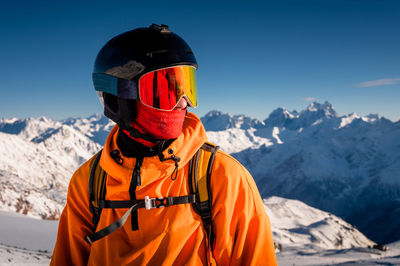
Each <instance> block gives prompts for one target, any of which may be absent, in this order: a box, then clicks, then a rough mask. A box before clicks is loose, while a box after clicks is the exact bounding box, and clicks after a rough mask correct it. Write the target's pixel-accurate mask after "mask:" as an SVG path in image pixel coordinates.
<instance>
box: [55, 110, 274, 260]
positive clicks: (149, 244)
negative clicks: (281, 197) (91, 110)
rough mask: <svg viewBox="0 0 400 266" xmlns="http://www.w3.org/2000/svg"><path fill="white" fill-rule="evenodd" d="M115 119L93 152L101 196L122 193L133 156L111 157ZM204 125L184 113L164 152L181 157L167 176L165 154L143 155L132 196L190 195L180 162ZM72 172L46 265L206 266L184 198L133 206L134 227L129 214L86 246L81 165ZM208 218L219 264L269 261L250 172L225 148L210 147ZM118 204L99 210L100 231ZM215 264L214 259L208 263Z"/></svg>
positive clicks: (267, 230)
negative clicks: (97, 155) (102, 180)
mask: <svg viewBox="0 0 400 266" xmlns="http://www.w3.org/2000/svg"><path fill="white" fill-rule="evenodd" d="M118 130H119V128H118V127H117V126H116V127H114V128H113V130H112V131H111V133H110V135H109V136H108V139H107V141H106V144H105V146H104V150H103V153H102V156H101V159H100V165H101V167H102V168H103V169H104V170H105V171H106V172H107V173H108V178H107V192H106V200H129V199H130V196H129V185H130V181H131V176H132V172H133V168H134V165H135V158H126V157H123V160H124V163H123V165H119V164H117V163H116V162H115V161H114V160H113V159H112V158H111V156H110V152H111V151H113V150H115V149H118V147H117V141H116V138H117V135H118ZM206 138H207V137H206V132H205V130H204V127H203V125H202V124H201V122H200V120H199V119H198V118H197V117H196V116H195V115H193V114H190V113H189V114H188V115H187V116H186V118H185V122H184V127H183V132H182V134H181V135H180V136H179V137H178V138H177V139H176V140H175V141H174V142H173V143H172V144H171V145H170V146H169V147H168V148H167V149H166V150H165V151H164V155H165V157H166V158H168V157H170V156H171V155H170V154H168V150H169V149H172V150H173V153H174V154H175V155H176V156H177V157H180V158H181V161H180V162H179V168H178V169H179V170H178V175H177V178H176V179H175V180H172V179H171V174H172V172H173V171H174V168H175V165H174V162H173V161H172V160H167V161H164V162H160V160H159V157H158V156H154V157H146V158H144V161H143V164H142V167H141V171H140V175H141V181H142V182H141V185H140V186H138V187H137V189H136V198H138V199H144V197H145V196H149V197H150V198H153V197H167V196H168V197H169V196H173V197H175V196H184V195H188V194H190V191H189V185H188V178H187V174H188V162H189V160H190V159H191V158H192V156H193V155H194V153H195V152H196V151H197V150H198V149H199V148H200V146H201V145H202V144H203V143H204V142H205V141H206ZM91 160H93V158H92V159H90V160H89V161H88V162H86V163H85V164H83V165H82V166H81V167H80V168H79V169H78V170H77V171H76V172H75V173H74V175H73V177H72V179H71V181H70V184H69V188H68V197H67V204H66V206H65V208H64V210H63V212H62V214H61V217H60V221H59V227H58V234H57V241H56V245H55V248H54V252H53V257H52V260H51V264H50V265H57V266H59V265H128V264H131V265H206V264H207V261H206V251H207V250H206V242H205V241H206V235H205V230H204V228H203V225H202V221H201V218H200V216H199V215H198V214H197V213H195V212H194V210H193V207H192V205H191V204H181V205H174V206H169V207H166V208H159V209H150V210H146V209H139V210H138V222H139V230H137V231H132V227H131V219H128V220H127V222H126V223H125V225H124V226H123V227H121V228H120V229H118V230H117V231H115V232H113V233H112V234H110V235H108V236H106V237H105V238H103V239H100V240H98V241H96V242H94V243H93V244H92V245H89V244H88V243H86V242H85V240H84V237H85V236H87V235H89V234H91V233H92V231H91V230H92V229H91V228H92V227H93V223H92V214H91V212H90V210H89V188H88V180H89V165H90V162H91ZM211 191H212V195H213V197H212V220H213V223H214V231H215V235H216V239H215V248H214V250H213V252H212V256H213V258H214V259H215V262H216V264H219V265H276V264H277V262H276V257H275V251H274V244H273V240H272V233H271V225H270V221H269V219H268V217H267V214H266V213H265V210H264V205H263V203H262V200H261V197H260V195H259V192H258V190H257V187H256V185H255V183H254V180H253V178H252V177H251V175H250V174H249V173H248V172H247V170H246V169H245V168H244V167H243V166H242V165H241V164H240V163H238V162H237V161H236V160H235V159H233V158H232V157H231V156H229V155H228V154H226V153H224V152H222V151H218V152H217V154H216V157H215V161H214V166H213V171H212V175H211ZM125 211H126V209H103V210H102V213H101V218H100V221H99V224H98V226H97V230H100V229H102V228H104V227H106V226H108V225H110V224H111V223H113V222H114V221H116V220H118V219H119V218H120V217H121V216H122V215H123V213H124V212H125ZM214 265H215V264H214Z"/></svg>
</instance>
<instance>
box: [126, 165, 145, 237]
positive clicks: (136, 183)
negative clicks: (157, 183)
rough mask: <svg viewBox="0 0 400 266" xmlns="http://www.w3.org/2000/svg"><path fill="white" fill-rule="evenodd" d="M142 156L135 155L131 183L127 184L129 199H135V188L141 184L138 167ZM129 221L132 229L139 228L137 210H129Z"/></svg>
mask: <svg viewBox="0 0 400 266" xmlns="http://www.w3.org/2000/svg"><path fill="white" fill-rule="evenodd" d="M142 163H143V157H137V158H136V163H135V168H134V169H133V172H132V178H131V184H130V186H129V195H130V197H131V200H136V188H137V187H138V186H140V185H141V184H142V180H141V178H140V168H141V167H142ZM131 223H132V231H136V230H138V229H139V222H138V211H137V210H134V211H132V212H131Z"/></svg>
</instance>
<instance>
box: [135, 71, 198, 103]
mask: <svg viewBox="0 0 400 266" xmlns="http://www.w3.org/2000/svg"><path fill="white" fill-rule="evenodd" d="M195 72H196V69H195V68H194V67H192V66H175V67H169V68H163V69H160V70H156V71H153V72H149V73H146V74H145V75H143V76H142V77H141V78H140V79H139V99H140V101H141V102H142V103H143V104H145V105H147V106H150V107H153V108H157V109H161V110H173V109H174V108H175V106H176V105H177V103H178V102H179V100H180V99H181V98H182V97H183V96H185V97H186V98H187V100H188V104H189V105H190V106H192V107H196V106H197V86H196V75H195V74H196V73H195Z"/></svg>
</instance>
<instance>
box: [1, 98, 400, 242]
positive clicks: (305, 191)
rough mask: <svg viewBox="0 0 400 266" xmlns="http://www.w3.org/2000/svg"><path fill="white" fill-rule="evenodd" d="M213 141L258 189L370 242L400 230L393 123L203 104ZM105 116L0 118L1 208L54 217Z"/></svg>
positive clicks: (398, 156) (313, 111)
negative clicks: (333, 218)
mask: <svg viewBox="0 0 400 266" xmlns="http://www.w3.org/2000/svg"><path fill="white" fill-rule="evenodd" d="M202 121H203V123H204V125H205V127H206V129H207V134H208V136H209V138H210V140H211V141H212V142H215V143H218V145H220V146H222V148H223V149H224V150H225V151H227V152H229V153H231V154H232V155H233V156H235V157H236V158H237V159H238V160H239V161H241V162H242V163H243V164H244V165H245V166H246V167H247V168H248V169H249V170H250V172H251V173H252V174H253V176H254V178H255V180H256V182H257V184H258V187H259V190H260V192H261V194H262V196H263V198H267V197H269V196H272V195H275V196H280V197H285V198H291V199H298V200H301V201H303V202H305V203H306V204H308V205H311V206H313V207H316V208H319V209H322V210H325V211H328V212H331V213H333V214H335V215H337V216H340V217H342V218H344V219H345V220H346V221H347V222H349V223H350V224H353V225H356V226H357V228H358V229H360V231H361V232H363V233H364V234H366V235H367V236H368V237H369V238H371V239H372V240H374V241H378V242H383V243H387V242H392V241H394V240H397V239H400V231H398V230H397V228H398V227H399V226H400V213H399V212H400V179H399V175H400V122H396V123H393V122H391V121H389V120H387V119H385V118H383V117H379V116H377V115H370V116H366V117H360V116H358V115H357V114H350V115H346V116H339V115H338V114H337V113H336V112H335V110H334V108H333V107H332V105H331V104H329V103H327V102H326V103H324V104H320V103H313V104H310V106H308V108H307V109H305V110H303V111H301V112H296V111H288V110H286V109H284V108H278V109H276V110H275V111H273V112H272V113H271V114H270V115H269V117H268V118H267V119H265V120H264V121H259V120H256V119H252V118H249V117H246V116H244V115H236V116H232V115H229V114H224V113H222V112H218V111H212V112H210V113H208V114H207V115H206V116H204V117H203V118H202ZM112 126H113V123H112V122H110V121H109V120H108V119H106V118H105V117H104V116H101V115H94V116H91V117H89V118H84V119H66V120H63V121H53V120H51V119H48V118H46V117H40V118H28V119H1V120H0V158H1V160H0V210H6V211H14V212H20V213H25V214H28V215H30V216H34V217H39V218H45V219H57V218H58V216H59V214H60V211H61V209H62V207H63V206H64V204H65V197H66V191H67V184H68V181H69V179H70V177H71V175H72V173H73V171H74V170H75V169H77V168H78V167H79V165H80V164H82V163H83V162H84V161H85V160H87V159H88V158H89V157H90V156H92V155H93V154H94V153H95V152H96V151H98V150H99V149H100V148H101V146H102V145H103V143H104V141H105V138H106V136H107V134H108V132H109V131H110V129H111V128H112Z"/></svg>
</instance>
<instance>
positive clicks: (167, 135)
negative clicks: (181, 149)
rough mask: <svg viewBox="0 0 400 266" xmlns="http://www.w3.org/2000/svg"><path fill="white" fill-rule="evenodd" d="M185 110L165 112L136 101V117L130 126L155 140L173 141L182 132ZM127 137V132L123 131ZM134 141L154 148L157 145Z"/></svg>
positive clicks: (139, 140)
mask: <svg viewBox="0 0 400 266" xmlns="http://www.w3.org/2000/svg"><path fill="white" fill-rule="evenodd" d="M186 109H187V108H185V109H179V110H172V111H165V110H160V109H155V108H152V107H149V106H146V105H144V104H142V103H141V102H140V101H136V112H137V116H136V119H135V121H134V122H132V123H131V126H132V127H134V128H136V129H137V130H139V131H140V132H141V133H143V134H146V135H149V136H151V137H153V138H155V139H160V140H166V139H175V138H177V137H178V136H179V135H180V134H181V132H182V126H183V121H184V120H185V115H186ZM124 132H125V133H127V134H128V135H129V132H128V131H126V130H124ZM133 139H134V140H136V141H138V142H140V143H142V144H144V145H146V146H150V147H152V146H155V145H157V143H152V142H150V141H146V140H142V139H138V138H133Z"/></svg>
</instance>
